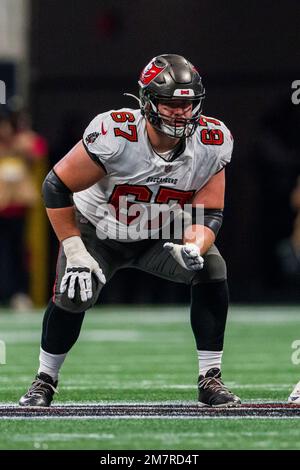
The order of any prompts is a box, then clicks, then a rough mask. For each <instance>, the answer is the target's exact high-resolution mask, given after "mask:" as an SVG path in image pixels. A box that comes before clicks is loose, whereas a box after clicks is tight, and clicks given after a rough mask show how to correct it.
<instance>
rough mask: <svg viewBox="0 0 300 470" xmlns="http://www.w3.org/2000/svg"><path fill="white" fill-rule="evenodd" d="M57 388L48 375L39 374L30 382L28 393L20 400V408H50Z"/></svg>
mask: <svg viewBox="0 0 300 470" xmlns="http://www.w3.org/2000/svg"><path fill="white" fill-rule="evenodd" d="M56 387H57V381H56V382H53V380H52V378H51V377H50V375H48V374H44V372H41V373H40V374H38V375H37V376H36V378H35V380H34V381H33V382H32V385H31V387H30V388H29V389H28V391H27V392H26V393H25V395H23V396H22V397H21V398H20V401H19V405H21V406H50V405H51V402H52V400H53V395H54V393H55V392H57V390H56Z"/></svg>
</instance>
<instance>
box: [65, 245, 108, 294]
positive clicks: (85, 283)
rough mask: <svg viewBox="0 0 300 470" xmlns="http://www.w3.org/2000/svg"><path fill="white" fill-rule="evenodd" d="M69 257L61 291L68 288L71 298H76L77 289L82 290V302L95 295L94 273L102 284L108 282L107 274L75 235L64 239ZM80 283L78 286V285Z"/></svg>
mask: <svg viewBox="0 0 300 470" xmlns="http://www.w3.org/2000/svg"><path fill="white" fill-rule="evenodd" d="M62 245H63V248H64V252H65V255H66V258H67V265H66V271H65V274H64V276H63V278H62V281H61V284H60V292H61V293H62V294H63V293H64V292H65V291H66V290H67V295H68V298H69V299H74V297H75V289H76V288H78V286H79V290H80V298H81V300H82V302H86V301H87V300H89V299H91V298H92V296H93V290H92V274H94V275H95V276H96V277H97V278H98V279H99V281H100V282H101V283H102V284H105V283H106V279H105V276H104V274H103V272H102V269H101V268H100V266H99V264H98V263H97V261H96V260H95V259H94V258H93V257H92V256H91V255H90V254H89V252H88V251H87V249H86V247H85V246H84V243H83V241H82V240H81V238H80V237H78V236H74V237H69V238H66V239H65V240H63V241H62ZM77 284H78V286H76V285H77Z"/></svg>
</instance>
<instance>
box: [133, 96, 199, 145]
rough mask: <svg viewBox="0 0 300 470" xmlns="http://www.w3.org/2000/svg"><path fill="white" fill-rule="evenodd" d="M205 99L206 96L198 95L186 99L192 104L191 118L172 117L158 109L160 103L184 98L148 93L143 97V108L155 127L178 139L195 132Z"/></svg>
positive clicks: (143, 111)
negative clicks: (199, 96) (148, 94)
mask: <svg viewBox="0 0 300 470" xmlns="http://www.w3.org/2000/svg"><path fill="white" fill-rule="evenodd" d="M203 99H204V97H202V98H198V97H197V98H194V99H185V100H184V101H185V102H187V103H190V104H191V105H192V109H191V117H189V118H186V117H171V116H168V115H165V114H163V113H162V112H160V111H159V109H158V105H159V104H168V103H170V102H175V101H178V102H179V101H180V102H182V101H183V100H182V98H181V99H180V98H179V99H178V98H173V99H172V100H170V99H166V98H159V97H155V96H151V95H150V96H147V95H146V96H144V99H141V108H142V113H143V114H144V116H145V117H146V118H147V119H148V121H149V122H150V124H151V125H152V126H153V127H154V128H155V129H157V130H158V131H160V132H162V133H163V134H165V135H168V136H169V137H173V138H175V139H178V138H182V137H190V136H191V135H193V134H194V132H195V130H196V128H197V126H198V122H199V119H200V117H201V112H202V101H203Z"/></svg>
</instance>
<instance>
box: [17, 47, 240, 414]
mask: <svg viewBox="0 0 300 470" xmlns="http://www.w3.org/2000/svg"><path fill="white" fill-rule="evenodd" d="M204 96H205V90H204V87H203V84H202V79H201V77H200V75H199V73H198V71H197V70H196V69H195V67H194V66H193V65H192V64H191V63H190V62H189V61H188V60H186V59H185V58H184V57H182V56H180V55H175V54H165V55H160V56H157V57H155V58H154V59H152V60H151V61H150V63H149V64H148V65H147V66H146V67H145V68H144V70H143V71H142V73H141V75H140V79H139V99H138V101H139V104H140V106H139V109H128V108H126V109H119V110H112V111H108V112H104V113H102V114H99V115H98V116H96V117H95V118H94V119H93V120H92V122H91V123H90V124H89V125H88V127H87V129H86V131H85V132H84V135H83V139H82V140H81V141H80V142H78V143H77V144H76V145H75V147H74V148H72V149H71V150H70V152H69V153H68V154H67V155H66V156H65V157H64V158H63V159H62V160H61V161H60V162H58V163H57V164H56V165H55V167H54V168H53V169H52V171H50V173H49V174H48V175H47V177H46V179H45V181H44V184H43V197H44V201H45V205H46V208H47V213H48V216H49V219H50V222H51V224H52V226H53V229H54V231H55V233H56V235H57V237H58V239H59V241H60V243H61V245H60V246H61V249H60V251H59V255H58V263H57V276H56V280H55V284H54V295H53V298H52V299H51V300H50V302H49V304H48V306H47V309H46V312H45V316H44V321H43V330H42V340H41V349H40V357H39V359H40V366H39V369H38V373H37V376H36V378H35V380H34V382H33V383H32V385H31V387H30V388H29V390H28V391H27V393H25V395H24V396H23V397H22V398H21V399H20V405H22V406H49V405H50V403H51V401H52V399H53V395H54V393H55V391H56V388H57V383H58V374H59V370H60V367H61V366H62V364H63V362H64V360H65V358H66V355H67V353H68V352H69V350H70V349H71V348H72V346H73V345H74V343H75V342H76V340H77V338H78V336H79V333H80V329H81V325H82V322H83V318H84V315H85V311H86V310H87V309H88V308H90V307H92V306H93V305H94V304H95V302H96V300H97V298H98V296H99V292H100V290H101V288H102V287H103V285H104V284H105V283H106V282H108V281H109V280H110V279H111V277H112V276H113V274H114V273H115V272H116V271H117V270H118V269H120V268H122V267H129V266H132V267H134V268H137V269H140V270H143V271H146V272H148V273H152V274H154V275H156V276H159V277H161V278H164V279H168V280H171V281H174V282H181V283H185V284H187V285H189V286H190V287H191V326H192V330H193V333H194V336H195V342H196V347H197V354H198V358H199V379H198V391H199V394H198V402H199V404H200V405H203V406H220V407H223V406H224V407H229V406H236V405H238V404H240V399H239V398H238V397H237V396H236V395H234V394H233V393H232V392H231V391H230V390H228V388H227V387H226V386H225V385H224V383H223V381H222V378H221V360H222V354H223V340H224V330H225V323H226V317H227V309H228V287H227V276H226V264H225V261H224V259H223V258H222V256H221V254H220V253H219V251H218V249H217V247H216V246H215V244H214V242H215V239H216V236H217V233H218V231H219V229H220V226H221V224H222V211H223V207H224V191H225V170H224V167H225V166H226V164H227V163H228V162H229V161H230V158H231V153H232V148H233V142H232V136H231V134H230V132H229V130H228V129H227V127H226V126H225V125H224V124H223V122H221V121H219V120H217V119H213V118H208V117H205V116H203V115H202V103H203V99H204ZM124 197H126V198H127V199H128V201H130V202H129V203H128V213H129V209H130V208H132V205H133V203H138V204H139V205H140V206H141V207H149V206H150V207H151V206H152V205H153V204H157V203H160V204H170V205H172V204H174V202H177V203H178V204H179V205H180V206H181V207H184V205H185V204H187V203H191V204H192V205H193V207H194V209H195V210H194V211H193V213H192V217H191V218H190V220H191V221H190V226H189V227H187V229H186V230H185V231H184V233H183V235H182V236H181V238H179V239H178V238H176V236H170V238H169V239H168V240H165V239H163V237H158V236H156V238H155V237H149V238H145V237H144V238H143V239H139V240H136V239H135V238H134V236H133V230H131V229H132V227H136V226H135V225H134V224H133V225H132V224H130V223H128V221H129V218H128V219H125V220H124V211H122V210H121V209H120V200H121V199H122V198H124ZM199 204H201V205H204V218H203V221H202V223H200V224H199V223H198V219H197V210H196V209H197V206H198V205H199ZM111 208H115V211H113V210H112V209H111ZM125 212H126V211H125ZM125 215H126V214H125ZM130 217H131V219H130V221H133V222H134V221H136V220H135V219H136V216H134V215H131V216H130ZM173 222H174V221H173ZM196 222H197V223H196ZM170 224H171V222H170ZM159 229H160V227H158V229H157V230H158V231H159ZM130 230H131V231H130ZM154 231H155V230H154ZM151 233H152V235H153V231H152V232H151ZM131 235H132V236H131ZM156 235H157V233H156Z"/></svg>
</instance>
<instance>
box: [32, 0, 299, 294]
mask: <svg viewBox="0 0 300 470" xmlns="http://www.w3.org/2000/svg"><path fill="white" fill-rule="evenodd" d="M31 9H32V20H31V21H32V24H31V46H30V49H31V59H30V61H31V64H30V70H31V80H30V104H31V110H32V114H33V122H34V127H35V129H37V130H38V131H39V132H41V133H42V134H43V135H44V136H45V137H46V138H47V139H48V141H49V144H50V149H51V153H50V159H51V165H52V164H54V163H55V162H56V161H57V160H58V159H60V158H61V157H62V156H63V155H64V153H65V152H66V151H67V150H68V149H69V148H70V147H71V146H72V145H74V144H75V143H76V141H77V140H79V139H80V137H81V135H82V132H83V130H84V128H85V127H86V125H87V124H88V123H89V121H90V120H91V119H92V118H93V117H94V116H95V115H96V114H98V113H100V112H103V111H106V110H109V109H113V108H116V109H118V108H120V107H123V106H128V107H136V105H135V102H133V101H131V99H130V98H128V97H124V96H123V93H124V92H131V93H136V92H137V79H138V76H139V73H140V71H141V69H142V68H143V67H144V66H145V65H146V64H147V63H148V62H149V60H150V59H151V58H152V57H154V56H155V55H158V54H162V53H177V54H181V55H184V56H185V57H186V58H187V59H189V60H190V61H191V62H192V63H194V64H195V65H196V67H197V68H198V70H199V71H200V73H201V74H202V77H203V80H204V84H205V87H206V91H207V99H206V101H205V108H204V114H206V115H208V116H214V117H217V118H220V119H222V120H223V121H224V122H225V123H226V124H227V126H228V127H229V128H230V129H231V131H232V133H233V136H234V138H235V150H234V154H233V160H232V163H231V164H230V165H229V167H228V169H227V170H226V171H227V201H226V210H225V221H224V224H223V228H222V231H221V234H220V235H219V240H218V246H219V248H220V250H221V252H222V254H223V255H224V257H225V259H226V260H227V263H228V270H229V279H230V286H231V298H232V300H233V301H239V302H240V301H247V302H251V301H253V302H258V301H259V302H263V301H268V302H270V301H280V300H285V301H286V300H291V301H293V300H295V299H297V288H296V289H294V290H293V291H291V290H290V289H286V286H284V284H283V282H282V279H281V277H280V274H279V271H278V266H277V258H276V246H277V244H278V241H280V240H281V239H283V238H285V237H287V236H288V235H289V234H290V233H291V230H292V222H293V218H294V214H293V212H292V210H291V208H290V203H289V195H290V192H291V190H292V188H293V187H294V185H295V181H296V177H297V175H298V174H300V144H299V140H300V135H299V134H300V119H299V114H300V105H299V106H295V105H293V104H292V102H291V94H292V89H291V84H292V82H293V81H294V80H296V79H300V4H299V1H297V0H287V1H278V2H274V1H271V0H262V1H259V2H258V1H256V0H254V1H243V2H238V1H230V2H229V1H225V0H216V1H214V2H207V1H197V0H184V1H183V0H177V1H176V0H164V1H160V0H151V1H150V0H140V1H138V0H114V1H110V0H105V1H99V0H98V1H96V0H87V1H83V0H64V1H63V2H60V1H57V0H43V1H40V0H32V5H31ZM274 149H275V150H274ZM278 149H280V152H279V151H278V154H279V155H277V154H276V152H277V150H278ZM51 237H52V241H53V243H52V245H53V248H52V249H53V256H52V259H53V260H54V259H55V251H56V249H57V244H56V242H55V240H54V237H53V235H51ZM54 264H55V262H54V261H53V263H52V265H51V273H50V276H51V277H53V270H54ZM128 274H129V273H128V272H127V271H123V272H120V273H118V274H117V275H116V277H115V279H114V280H113V281H111V283H110V285H109V286H108V287H106V288H105V290H104V293H103V296H102V302H143V303H144V302H156V301H157V302H180V301H183V302H185V301H186V300H187V299H188V290H187V288H186V287H185V286H178V285H175V284H171V283H167V282H164V281H161V280H158V279H155V278H152V277H150V276H148V275H145V274H142V273H140V272H134V271H131V272H130V275H128ZM299 291H300V288H299Z"/></svg>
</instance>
